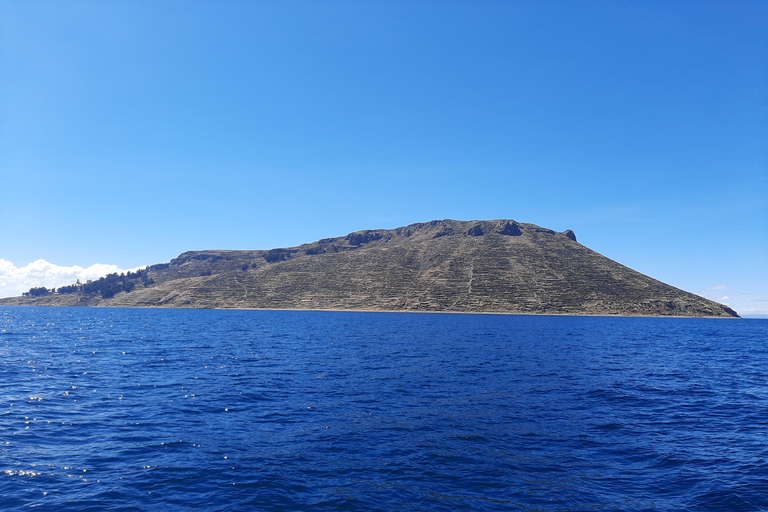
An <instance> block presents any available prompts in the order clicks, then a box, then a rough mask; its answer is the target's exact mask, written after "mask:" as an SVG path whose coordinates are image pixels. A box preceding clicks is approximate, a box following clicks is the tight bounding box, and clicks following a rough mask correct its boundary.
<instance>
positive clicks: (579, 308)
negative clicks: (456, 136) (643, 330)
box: [0, 220, 738, 317]
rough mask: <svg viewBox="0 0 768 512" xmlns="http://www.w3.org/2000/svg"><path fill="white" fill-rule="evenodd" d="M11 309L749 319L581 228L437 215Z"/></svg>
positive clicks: (193, 257)
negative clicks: (662, 277) (641, 265)
mask: <svg viewBox="0 0 768 512" xmlns="http://www.w3.org/2000/svg"><path fill="white" fill-rule="evenodd" d="M32 292H34V293H32ZM0 304H6V305H8V304H17V305H46V306H111V307H178V308H265V309H315V310H322V309H330V310H370V311H377V310H388V311H445V312H472V313H511V314H557V315H633V316H634V315H647V316H689V317H736V316H738V315H737V314H736V313H735V312H734V311H733V310H731V309H729V308H728V307H726V306H724V305H722V304H718V303H716V302H713V301H710V300H707V299H705V298H703V297H700V296H698V295H695V294H692V293H689V292H685V291H683V290H680V289H678V288H675V287H673V286H670V285H667V284H664V283H662V282H660V281H657V280H655V279H653V278H651V277H648V276H646V275H644V274H641V273H639V272H636V271H634V270H632V269H630V268H628V267H625V266H623V265H621V264H619V263H617V262H615V261H613V260H611V259H609V258H606V257H605V256H603V255H601V254H599V253H597V252H595V251H593V250H591V249H589V248H587V247H585V246H583V245H581V244H580V243H579V242H578V241H577V240H576V235H575V234H574V233H573V231H571V230H567V231H564V232H556V231H553V230H551V229H546V228H542V227H539V226H536V225H534V224H526V223H519V222H515V221H513V220H489V221H456V220H437V221H432V222H426V223H419V224H411V225H410V226H404V227H400V228H397V229H373V230H364V231H356V232H354V233H350V234H348V235H346V236H342V237H337V238H325V239H323V240H318V241H316V242H312V243H308V244H304V245H300V246H298V247H289V248H280V249H271V250H258V251H219V250H210V251H190V252H185V253H183V254H181V255H179V257H177V258H175V259H173V260H171V261H170V262H169V263H163V264H158V265H152V266H150V267H147V268H146V269H145V270H141V271H138V272H135V273H128V274H125V275H119V276H118V275H116V274H113V275H111V276H107V277H106V278H102V279H100V280H98V281H94V282H89V283H85V284H78V285H72V286H68V287H61V288H59V289H58V290H56V291H54V292H51V291H50V290H45V289H42V290H40V289H37V290H34V289H33V290H31V291H30V293H28V294H26V295H25V296H23V297H13V298H7V299H0Z"/></svg>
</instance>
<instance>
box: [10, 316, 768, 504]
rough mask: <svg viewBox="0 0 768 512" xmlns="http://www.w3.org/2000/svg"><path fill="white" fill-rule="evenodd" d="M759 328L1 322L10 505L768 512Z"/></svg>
mask: <svg viewBox="0 0 768 512" xmlns="http://www.w3.org/2000/svg"><path fill="white" fill-rule="evenodd" d="M767 341H768V321H766V320H720V319H717V320H714V319H713V320H708V319H676V318H594V317H543V316H503V315H449V314H408V313H332V312H292V311H213V310H144V309H87V308H82V309H81V308H22V307H0V500H2V504H1V506H0V508H2V510H27V509H28V508H29V507H32V506H35V507H36V508H37V509H38V510H68V511H69V510H72V511H91V510H93V511H96V510H179V511H180V510H190V509H199V510H214V511H218V510H221V511H225V510H226V511H230V510H233V511H234V510H381V511H392V510H446V511H448V510H548V511H549V510H558V511H577V510H579V511H580V510H702V511H704V510H711V511H722V510H745V511H746V510H768V462H767V461H768V445H767V444H766V441H767V440H768V347H767V346H766V342H767Z"/></svg>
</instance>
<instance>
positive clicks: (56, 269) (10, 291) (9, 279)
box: [0, 258, 133, 298]
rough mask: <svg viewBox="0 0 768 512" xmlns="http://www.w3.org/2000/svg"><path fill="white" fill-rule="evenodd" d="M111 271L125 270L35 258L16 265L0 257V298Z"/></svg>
mask: <svg viewBox="0 0 768 512" xmlns="http://www.w3.org/2000/svg"><path fill="white" fill-rule="evenodd" d="M129 270H133V269H129ZM114 272H118V273H121V272H125V270H123V269H121V268H120V267H118V266H117V265H108V264H105V263H94V264H93V265H91V266H90V267H86V268H83V267H81V266H79V265H74V266H71V267H62V266H61V265H55V264H53V263H49V262H47V261H45V260H36V261H33V262H32V263H30V264H28V265H26V266H24V267H17V266H16V265H14V264H13V263H11V262H10V261H7V260H4V259H2V258H0V298H2V297H16V296H18V295H21V294H22V293H24V292H26V291H29V289H30V288H33V287H38V286H45V287H46V288H58V287H59V286H66V285H68V284H74V283H75V282H77V280H78V279H79V280H80V281H81V282H85V281H87V280H89V279H91V280H95V279H98V278H100V277H104V276H106V275H107V274H112V273H114Z"/></svg>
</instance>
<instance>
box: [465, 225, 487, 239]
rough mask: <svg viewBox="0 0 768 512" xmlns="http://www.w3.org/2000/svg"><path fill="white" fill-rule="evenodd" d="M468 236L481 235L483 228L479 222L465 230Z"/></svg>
mask: <svg viewBox="0 0 768 512" xmlns="http://www.w3.org/2000/svg"><path fill="white" fill-rule="evenodd" d="M467 234H468V235H469V236H483V234H484V232H483V228H482V226H480V224H476V225H474V226H472V227H471V228H469V229H468V230H467Z"/></svg>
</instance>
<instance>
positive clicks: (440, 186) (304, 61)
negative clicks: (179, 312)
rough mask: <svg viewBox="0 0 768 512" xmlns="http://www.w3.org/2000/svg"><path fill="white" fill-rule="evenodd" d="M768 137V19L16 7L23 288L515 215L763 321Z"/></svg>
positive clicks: (519, 10) (2, 75)
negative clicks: (362, 232) (26, 277)
mask: <svg viewBox="0 0 768 512" xmlns="http://www.w3.org/2000/svg"><path fill="white" fill-rule="evenodd" d="M766 141H768V3H766V2H740V1H729V2H725V1H722V2H706V1H702V2H682V1H680V2H677V1H667V0H665V1H644V2H629V1H620V0H617V1H610V2H601V1H583V2H579V1H552V2H546V1H543V2H542V1H538V0H537V1H530V2H526V1H519V2H512V1H416V2H413V1H401V2H400V1H392V0H388V1H386V2H384V1H382V2H358V1H327V2H293V1H286V2H276V1H264V2H256V1H221V2H212V1H195V0H188V1H164V2H154V1H152V2H150V1H141V0H139V1H110V2H101V1H86V2H81V1H69V2H52V1H34V0H33V1H28V2H22V1H7V0H0V259H2V260H4V261H5V263H4V265H5V268H6V269H10V270H7V272H16V273H17V274H18V273H19V272H21V271H20V269H22V268H24V267H25V266H26V265H27V264H28V263H30V262H33V261H36V260H39V259H44V260H46V261H47V262H49V264H51V265H53V266H56V267H71V266H81V267H89V266H92V265H94V264H98V265H104V266H105V268H107V267H106V265H113V266H116V267H109V268H120V269H128V268H133V267H138V266H141V265H145V264H152V263H158V262H165V261H168V260H170V259H171V258H173V257H175V256H176V255H178V254H179V253H181V252H183V251H186V250H194V249H267V248H272V247H284V246H292V245H298V244H300V243H303V242H309V241H313V240H316V239H319V238H324V237H330V236H338V235H344V234H346V233H348V232H350V231H355V230H359V229H369V228H393V227H397V226H401V225H405V224H410V223H413V222H423V221H429V220H432V219H442V218H455V219H464V220H469V219H494V218H512V219H515V220H518V221H521V222H531V223H534V224H539V225H541V226H545V227H549V228H552V229H557V230H564V229H573V230H574V231H575V232H576V235H577V236H578V238H579V241H580V242H581V243H583V244H585V245H587V246H588V247H591V248H592V249H595V250H597V251H598V252H601V253H603V254H605V255H606V256H608V257H610V258H613V259H615V260H617V261H619V262H621V263H623V264H625V265H627V266H630V267H632V268H634V269H636V270H639V271H641V272H643V273H646V274H648V275H651V276H653V277H655V278H657V279H660V280H662V281H665V282H667V283H670V284H673V285H675V286H678V287H680V288H683V289H686V290H689V291H693V292H695V293H699V294H702V295H706V296H709V297H712V298H716V299H719V300H721V302H726V303H729V304H731V305H732V306H733V307H735V308H736V309H737V310H738V311H740V312H742V313H744V312H748V311H749V312H760V311H762V312H765V313H768V143H767V142H766ZM9 265H11V266H9ZM2 269H3V264H2V263H1V262H0V277H2ZM17 277H18V275H17ZM17 281H18V280H17ZM24 284H25V285H26V284H28V283H27V282H26V281H25V282H24ZM41 284H44V283H41ZM6 294H7V293H6ZM0 295H2V290H0ZM723 297H727V299H723Z"/></svg>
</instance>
